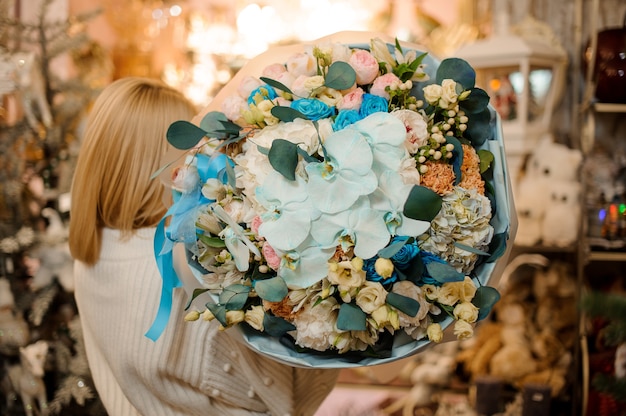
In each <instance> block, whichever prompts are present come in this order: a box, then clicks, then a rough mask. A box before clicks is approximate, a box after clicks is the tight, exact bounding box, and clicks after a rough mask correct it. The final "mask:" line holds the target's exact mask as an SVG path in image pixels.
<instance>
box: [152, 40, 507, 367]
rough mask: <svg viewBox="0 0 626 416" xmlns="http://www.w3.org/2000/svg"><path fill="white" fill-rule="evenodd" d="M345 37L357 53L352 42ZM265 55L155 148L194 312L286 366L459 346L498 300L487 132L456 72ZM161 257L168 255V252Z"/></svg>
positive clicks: (317, 48) (325, 44) (352, 57)
mask: <svg viewBox="0 0 626 416" xmlns="http://www.w3.org/2000/svg"><path fill="white" fill-rule="evenodd" d="M361 36H362V35H361ZM289 50H290V52H289V54H287V55H285V53H282V55H281V53H274V52H273V51H270V52H268V53H266V54H264V56H263V57H262V59H261V61H264V62H266V63H263V64H260V61H259V60H256V61H252V62H251V63H249V64H248V65H247V66H246V67H244V68H243V69H242V70H241V71H240V72H239V73H238V75H237V77H235V78H234V79H233V80H232V81H231V84H229V85H228V86H227V87H226V88H225V89H224V91H222V93H221V94H220V95H219V96H218V97H217V98H216V100H215V102H214V103H212V104H211V106H210V108H209V109H208V110H207V111H206V112H205V113H204V114H203V115H202V117H201V118H199V120H197V121H199V123H191V122H187V121H178V122H175V123H173V124H172V125H171V126H170V129H169V131H168V140H169V141H170V143H171V144H172V145H173V146H174V147H176V148H177V149H183V150H185V151H187V153H186V156H185V160H184V163H179V164H177V165H176V166H175V168H174V169H173V171H172V172H173V173H172V187H173V190H174V194H175V203H174V205H173V206H172V208H171V209H170V211H169V212H168V214H167V216H168V217H169V224H168V226H167V228H164V229H163V235H158V236H157V238H158V239H159V241H160V243H159V244H157V245H156V246H155V249H157V251H158V256H161V255H163V253H167V252H168V250H169V248H171V245H172V244H174V243H182V244H185V247H186V251H187V253H188V260H189V264H190V265H191V266H192V268H193V270H194V273H195V275H196V277H197V280H198V287H197V288H196V290H195V291H194V297H195V296H207V295H210V296H208V301H207V302H206V305H205V307H204V306H203V307H202V308H200V309H197V310H196V309H192V310H190V311H189V313H188V314H187V316H186V318H185V319H187V320H197V319H200V318H202V319H205V320H213V319H216V320H218V321H219V322H220V324H221V326H222V327H223V328H224V329H226V328H231V327H237V328H238V329H239V330H240V332H241V334H242V335H243V337H244V339H245V341H246V342H247V343H248V344H249V345H250V346H251V347H252V348H255V349H257V350H258V351H260V352H261V353H264V354H266V355H268V356H271V357H273V358H275V359H278V360H281V361H285V362H289V363H291V364H295V365H303V366H316V367H346V366H353V365H370V364H381V363H383V362H386V361H390V360H395V359H398V358H402V357H404V356H407V355H410V354H414V353H416V352H418V351H419V350H420V349H421V348H423V347H424V346H425V345H427V344H428V343H430V342H440V341H441V340H442V339H443V337H444V330H445V329H446V328H447V327H449V326H450V328H451V331H452V333H453V334H454V335H455V336H456V337H457V338H459V339H463V338H467V337H470V336H471V335H472V333H473V326H474V324H475V323H476V322H477V321H479V320H480V319H483V318H484V317H485V316H487V315H488V314H489V312H490V310H491V308H492V306H493V305H494V303H495V302H497V300H498V299H499V293H498V291H497V290H496V289H495V288H494V287H493V285H491V286H490V285H489V280H490V278H491V276H492V275H497V273H498V271H497V270H496V269H495V267H496V265H497V264H501V261H502V259H503V258H505V257H506V253H507V247H508V246H509V244H508V242H509V241H510V239H511V232H512V229H511V217H510V215H511V204H510V201H509V198H510V192H509V188H508V183H507V179H506V166H505V159H504V157H503V151H502V142H501V136H500V135H499V130H498V129H499V125H498V124H497V123H498V119H497V115H496V114H495V112H494V111H492V109H491V108H490V107H489V105H488V104H489V97H488V95H487V94H486V93H485V91H483V90H482V89H480V88H477V87H475V85H474V82H475V73H474V70H473V69H472V68H471V66H470V65H469V64H468V63H467V62H465V61H463V60H461V59H456V58H450V59H445V60H443V61H441V62H437V61H436V60H435V59H434V58H432V57H431V56H430V55H428V53H425V52H420V51H418V50H417V48H415V47H410V46H407V45H404V46H403V45H402V44H401V43H400V42H398V41H397V40H396V41H395V42H385V41H383V40H382V38H381V37H377V36H374V37H369V38H368V40H367V42H365V43H355V42H353V43H347V42H339V41H336V40H334V39H333V38H331V39H326V40H324V41H318V42H315V43H313V44H311V45H296V46H293V47H291V48H290V49H289ZM168 247H169V248H168Z"/></svg>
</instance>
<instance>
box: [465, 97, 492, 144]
mask: <svg viewBox="0 0 626 416" xmlns="http://www.w3.org/2000/svg"><path fill="white" fill-rule="evenodd" d="M490 122H491V111H489V107H487V108H485V109H484V110H483V111H481V112H480V113H474V114H472V115H471V117H469V121H468V122H467V130H465V136H466V137H467V138H468V139H470V141H471V142H472V144H473V145H474V147H478V146H480V145H482V144H483V143H485V141H487V140H491V138H492V137H493V127H492V126H491V123H490Z"/></svg>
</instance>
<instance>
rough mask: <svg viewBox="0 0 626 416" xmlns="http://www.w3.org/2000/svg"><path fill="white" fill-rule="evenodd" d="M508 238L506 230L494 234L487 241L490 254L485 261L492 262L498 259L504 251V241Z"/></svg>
mask: <svg viewBox="0 0 626 416" xmlns="http://www.w3.org/2000/svg"><path fill="white" fill-rule="evenodd" d="M508 238H509V233H508V232H502V233H498V234H495V235H494V236H493V238H492V239H491V242H490V243H489V252H490V253H491V256H489V258H488V259H487V260H486V262H487V263H492V262H494V261H496V260H498V259H499V258H500V257H502V255H503V254H504V252H505V251H506V241H507V240H508Z"/></svg>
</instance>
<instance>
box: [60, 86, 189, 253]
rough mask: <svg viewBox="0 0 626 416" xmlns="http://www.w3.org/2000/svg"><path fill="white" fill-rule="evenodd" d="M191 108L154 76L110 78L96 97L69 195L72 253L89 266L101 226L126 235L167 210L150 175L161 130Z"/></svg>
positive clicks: (158, 157)
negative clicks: (148, 77) (111, 81)
mask: <svg viewBox="0 0 626 416" xmlns="http://www.w3.org/2000/svg"><path fill="white" fill-rule="evenodd" d="M195 112H196V110H195V108H194V106H193V105H192V104H191V102H190V101H188V100H187V99H186V98H185V97H184V96H183V94H181V93H180V92H178V91H176V90H174V89H173V88H171V87H169V86H167V85H165V84H163V83H162V82H160V81H158V80H153V79H147V78H137V77H128V78H122V79H119V80H117V81H114V82H113V83H111V84H110V85H109V86H107V87H106V88H105V89H104V90H103V91H102V93H101V94H100V96H99V97H98V98H97V99H96V101H95V103H94V106H93V109H92V110H91V113H90V115H89V120H88V123H87V128H86V131H85V135H84V140H83V143H82V144H81V148H80V152H79V154H78V162H77V164H76V170H75V172H74V178H73V182H72V192H71V195H72V196H71V198H72V201H71V204H72V205H71V206H72V210H71V213H70V228H69V233H70V235H69V245H70V251H71V253H72V256H73V257H74V258H75V259H77V260H80V261H82V262H84V263H86V264H89V265H93V264H95V263H96V262H97V261H98V260H99V258H100V247H101V238H102V229H103V228H104V227H107V228H113V229H118V230H120V231H121V232H122V236H123V237H124V238H128V237H130V236H131V235H132V234H133V233H134V231H135V230H137V229H139V228H144V227H153V226H155V225H157V224H158V222H159V220H160V219H161V218H162V216H163V215H164V214H165V212H166V210H167V207H166V206H165V204H164V202H163V201H164V200H165V198H164V192H165V187H164V186H163V184H162V183H161V182H160V181H159V180H158V179H156V178H151V176H152V175H153V174H154V173H155V172H156V171H157V170H158V169H159V168H160V167H161V164H162V163H163V160H164V157H165V154H166V152H167V151H168V149H169V148H170V146H169V145H168V144H167V140H166V138H165V136H166V132H167V128H168V127H169V125H170V124H171V123H172V122H174V121H176V120H191V118H192V117H193V116H194V114H195Z"/></svg>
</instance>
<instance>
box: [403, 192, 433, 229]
mask: <svg viewBox="0 0 626 416" xmlns="http://www.w3.org/2000/svg"><path fill="white" fill-rule="evenodd" d="M441 205H442V199H441V196H439V194H437V193H436V192H434V191H433V190H431V189H429V188H426V187H425V186H419V185H416V186H414V187H413V188H412V189H411V192H410V193H409V196H408V197H407V199H406V202H405V203H404V211H403V213H404V215H406V216H407V217H409V218H412V219H414V220H421V221H432V220H433V218H435V217H436V216H437V214H438V213H439V211H440V210H441Z"/></svg>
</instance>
